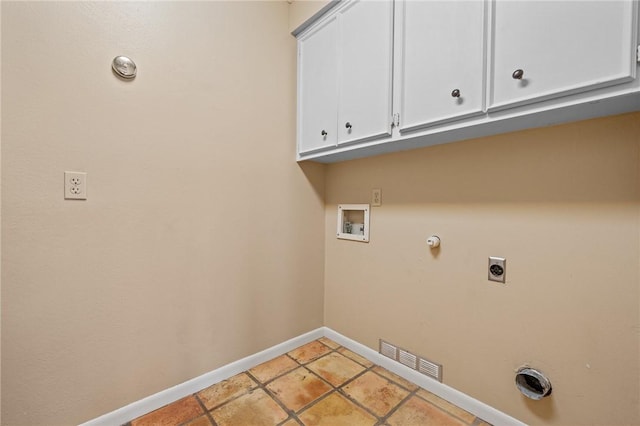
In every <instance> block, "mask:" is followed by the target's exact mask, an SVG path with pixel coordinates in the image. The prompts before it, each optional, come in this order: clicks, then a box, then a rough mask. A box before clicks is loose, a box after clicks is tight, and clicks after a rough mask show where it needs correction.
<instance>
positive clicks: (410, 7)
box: [397, 0, 486, 132]
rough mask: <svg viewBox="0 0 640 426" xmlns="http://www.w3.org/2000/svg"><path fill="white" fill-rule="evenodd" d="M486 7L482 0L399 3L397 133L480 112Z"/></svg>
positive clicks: (482, 98)
mask: <svg viewBox="0 0 640 426" xmlns="http://www.w3.org/2000/svg"><path fill="white" fill-rule="evenodd" d="M485 8H486V3H485V2H484V1H480V0H471V1H470V0H443V1H412V0H408V1H405V2H403V3H401V4H400V5H399V7H398V13H400V14H401V16H402V18H401V22H402V29H401V31H398V32H399V33H400V34H399V36H400V37H401V50H402V66H401V70H400V75H401V78H400V82H399V84H400V85H401V94H400V96H401V110H400V122H401V127H400V131H401V132H404V131H410V130H414V129H419V128H422V127H426V126H429V125H433V124H437V123H442V122H446V121H451V120H456V119H460V118H464V117H468V116H470V115H474V114H480V113H482V112H483V109H484V88H485V84H486V83H485V59H484V58H485V39H486V38H485V22H486V17H485ZM398 32H397V33H398Z"/></svg>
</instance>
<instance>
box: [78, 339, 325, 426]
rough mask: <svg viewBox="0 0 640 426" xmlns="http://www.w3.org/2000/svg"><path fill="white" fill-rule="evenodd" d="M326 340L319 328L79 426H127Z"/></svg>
mask: <svg viewBox="0 0 640 426" xmlns="http://www.w3.org/2000/svg"><path fill="white" fill-rule="evenodd" d="M323 336H324V327H321V328H317V329H315V330H312V331H310V332H308V333H305V334H302V335H300V336H298V337H294V338H293V339H290V340H287V341H286V342H284V343H280V344H278V345H275V346H272V347H270V348H268V349H265V350H263V351H260V352H258V353H256V354H253V355H249V356H248V357H246V358H242V359H240V360H238V361H234V362H232V363H231V364H227V365H225V366H222V367H220V368H217V369H215V370H213V371H210V372H209V373H205V374H203V375H202V376H198V377H196V378H193V379H191V380H187V381H186V382H184V383H180V384H179V385H176V386H173V387H171V388H169V389H165V390H163V391H160V392H158V393H156V394H154V395H151V396H148V397H146V398H143V399H141V400H139V401H136V402H133V403H131V404H129V405H127V406H125V407H122V408H118V409H117V410H115V411H112V412H110V413H107V414H104V415H102V416H100V417H97V418H95V419H93V420H89V421H88V422H86V423H82V424H81V425H80V426H113V425H121V424H124V423H127V422H129V421H131V420H133V419H136V418H138V417H140V416H142V415H143V414H146V413H149V412H151V411H153V410H157V409H158V408H161V407H164V406H165V405H167V404H170V403H172V402H174V401H177V400H179V399H181V398H184V397H186V396H189V395H191V394H193V393H196V392H198V391H200V390H202V389H204V388H206V387H209V386H211V385H213V384H216V383H219V382H221V381H223V380H226V379H228V378H230V377H233V376H235V375H236V374H238V373H242V372H243V371H246V370H248V369H250V368H253V367H255V366H257V365H260V364H262V363H263V362H266V361H269V360H270V359H273V358H276V357H279V356H280V355H283V354H285V353H287V352H289V351H292V350H293V349H295V348H297V347H299V346H302V345H304V344H306V343H309V342H312V341H314V340H316V339H319V338H321V337H323Z"/></svg>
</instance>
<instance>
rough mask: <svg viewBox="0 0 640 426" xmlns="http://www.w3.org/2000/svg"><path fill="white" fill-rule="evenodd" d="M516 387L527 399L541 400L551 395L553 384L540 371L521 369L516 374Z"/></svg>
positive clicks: (528, 368)
mask: <svg viewBox="0 0 640 426" xmlns="http://www.w3.org/2000/svg"><path fill="white" fill-rule="evenodd" d="M516 387H517V388H518V390H519V391H520V393H522V394H523V395H524V396H526V397H527V398H531V399H534V400H540V399H542V398H544V397H546V396H549V395H551V382H550V381H549V379H548V378H547V377H546V376H545V375H544V374H543V373H542V372H540V371H539V370H536V369H534V368H530V367H521V368H520V369H518V371H517V372H516Z"/></svg>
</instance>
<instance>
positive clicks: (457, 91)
mask: <svg viewBox="0 0 640 426" xmlns="http://www.w3.org/2000/svg"><path fill="white" fill-rule="evenodd" d="M451 96H453V97H454V98H459V97H460V89H453V92H451Z"/></svg>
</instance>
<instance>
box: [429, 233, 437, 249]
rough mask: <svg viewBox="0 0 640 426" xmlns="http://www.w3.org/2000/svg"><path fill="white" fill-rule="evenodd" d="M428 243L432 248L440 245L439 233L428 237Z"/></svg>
mask: <svg viewBox="0 0 640 426" xmlns="http://www.w3.org/2000/svg"><path fill="white" fill-rule="evenodd" d="M427 245H428V246H429V247H431V248H436V247H439V246H440V237H438V236H437V235H432V236H430V237H429V238H427Z"/></svg>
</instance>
